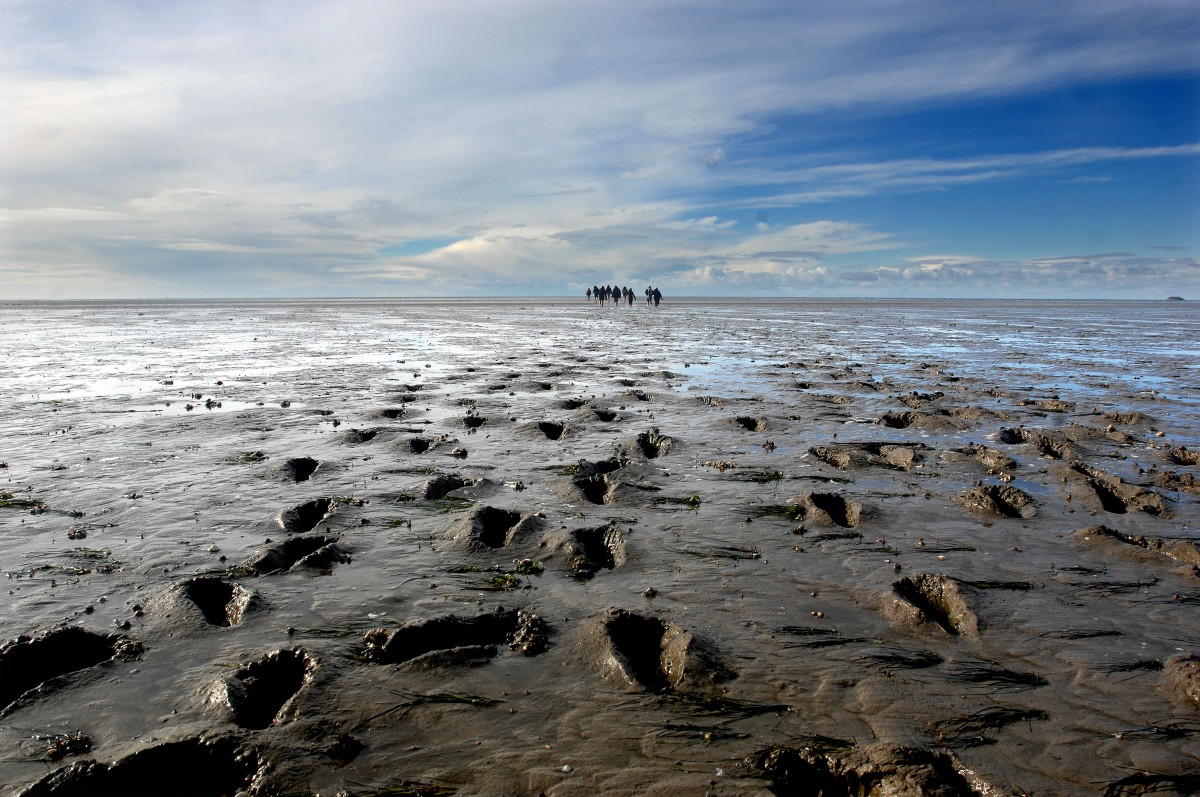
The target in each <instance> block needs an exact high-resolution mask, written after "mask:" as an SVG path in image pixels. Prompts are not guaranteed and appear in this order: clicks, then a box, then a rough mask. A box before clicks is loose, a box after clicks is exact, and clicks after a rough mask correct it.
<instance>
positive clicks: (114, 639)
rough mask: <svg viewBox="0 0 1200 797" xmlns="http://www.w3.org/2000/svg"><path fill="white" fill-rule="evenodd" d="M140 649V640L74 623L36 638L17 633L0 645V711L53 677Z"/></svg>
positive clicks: (135, 654) (131, 655)
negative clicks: (79, 626) (102, 632)
mask: <svg viewBox="0 0 1200 797" xmlns="http://www.w3.org/2000/svg"><path fill="white" fill-rule="evenodd" d="M141 652H142V646H141V643H140V642H137V641H136V640H133V639H130V638H129V637H126V636H121V635H119V634H107V635H106V634H97V633H94V632H92V631H88V630H87V629H84V628H78V627H76V626H66V627H64V628H59V629H56V630H54V631H50V632H49V633H47V634H44V635H42V636H40V637H36V638H30V637H27V636H19V637H17V638H16V639H14V640H11V641H10V642H7V643H6V644H4V646H2V647H0V714H3V713H5V712H7V711H8V710H9V708H11V707H12V706H13V704H14V703H16V702H18V701H19V700H20V698H21V697H22V696H23V695H26V694H27V693H29V692H31V691H33V690H41V689H42V688H43V687H44V686H46V685H47V684H48V682H50V681H52V680H53V679H56V678H59V677H60V676H64V675H68V674H70V673H73V672H78V671H80V670H86V669H89V668H91V667H95V666H96V665H97V664H102V663H104V662H106V661H111V660H112V659H115V658H117V657H120V658H124V659H132V658H136V657H138V656H139V655H141Z"/></svg>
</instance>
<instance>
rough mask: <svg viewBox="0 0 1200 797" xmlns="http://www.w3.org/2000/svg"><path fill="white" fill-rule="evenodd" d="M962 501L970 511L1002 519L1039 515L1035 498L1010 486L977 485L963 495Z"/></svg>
mask: <svg viewBox="0 0 1200 797" xmlns="http://www.w3.org/2000/svg"><path fill="white" fill-rule="evenodd" d="M962 500H963V503H965V504H966V505H967V507H969V508H970V509H974V510H977V511H979V512H987V513H988V514H991V515H999V516H1000V517H1011V518H1018V517H1019V518H1031V517H1033V516H1034V515H1036V514H1037V506H1036V505H1035V502H1034V500H1033V496H1031V495H1030V494H1029V493H1027V492H1025V491H1024V490H1020V489H1018V488H1016V487H1013V486H1012V485H1010V484H1003V485H1000V484H989V485H987V486H984V485H980V484H977V485H976V486H974V487H972V488H971V489H969V490H967V491H966V492H965V493H963V496H962Z"/></svg>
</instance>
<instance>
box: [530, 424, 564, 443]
mask: <svg viewBox="0 0 1200 797" xmlns="http://www.w3.org/2000/svg"><path fill="white" fill-rule="evenodd" d="M537 426H538V430H539V431H540V432H541V433H542V434H544V435H545V436H546V439H547V440H561V439H562V436H563V435H564V434H565V433H566V431H567V425H566V424H565V423H558V422H556V421H539V422H538V425H537Z"/></svg>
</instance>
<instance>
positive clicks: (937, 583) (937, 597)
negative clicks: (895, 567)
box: [892, 573, 979, 637]
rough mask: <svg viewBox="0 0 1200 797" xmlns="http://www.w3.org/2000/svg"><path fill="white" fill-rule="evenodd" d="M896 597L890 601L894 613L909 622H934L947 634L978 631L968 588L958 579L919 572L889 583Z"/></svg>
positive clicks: (917, 623)
mask: <svg viewBox="0 0 1200 797" xmlns="http://www.w3.org/2000/svg"><path fill="white" fill-rule="evenodd" d="M892 590H893V591H894V592H895V593H896V595H898V596H900V599H899V600H897V601H895V602H894V603H893V606H892V609H893V613H894V616H896V617H897V619H900V620H902V621H904V622H907V623H908V624H910V625H914V626H920V625H929V624H932V625H936V626H937V627H939V628H941V629H942V630H943V631H945V632H946V633H947V634H949V635H950V636H959V635H965V636H970V637H975V636H978V635H979V617H978V616H977V615H976V614H975V611H974V610H973V609H972V608H971V606H970V604H969V602H968V600H967V596H968V594H969V590H968V588H965V587H964V586H963V585H962V584H960V583H959V582H958V581H956V580H954V579H952V578H950V577H948V576H941V575H936V574H933V573H919V574H917V575H915V576H909V577H906V578H902V579H900V580H899V581H897V582H896V583H894V584H892Z"/></svg>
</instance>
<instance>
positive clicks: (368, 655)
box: [363, 609, 549, 669]
mask: <svg viewBox="0 0 1200 797" xmlns="http://www.w3.org/2000/svg"><path fill="white" fill-rule="evenodd" d="M548 640H549V627H548V626H547V625H546V623H545V621H543V620H542V619H541V618H540V617H538V615H536V614H534V613H532V612H526V611H517V610H515V609H507V610H505V609H497V610H496V611H494V612H488V613H485V614H480V615H476V616H475V617H459V616H457V615H454V614H451V615H446V616H444V617H435V618H433V619H430V620H423V621H421V622H417V623H409V624H408V625H404V626H401V627H400V628H397V629H396V630H395V631H393V632H392V633H390V634H389V633H388V631H387V630H386V629H383V628H377V629H374V630H372V631H369V632H368V633H367V635H366V637H365V638H364V640H363V642H364V651H363V658H364V659H366V660H367V661H373V662H377V663H380V664H403V663H410V665H411V667H412V668H413V669H420V668H422V667H423V666H442V665H445V664H454V663H472V661H473V660H478V659H480V658H485V659H486V658H491V657H493V656H495V655H496V646H499V645H504V644H507V645H509V646H510V647H511V648H512V649H513V650H518V651H520V652H521V653H523V654H524V655H527V656H533V655H536V654H538V653H541V652H542V651H544V650H545V649H546V647H547V645H548Z"/></svg>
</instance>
